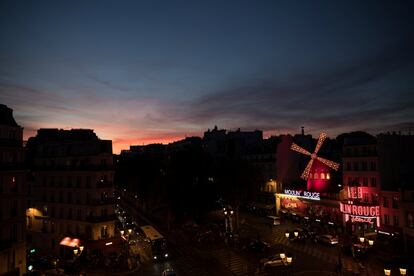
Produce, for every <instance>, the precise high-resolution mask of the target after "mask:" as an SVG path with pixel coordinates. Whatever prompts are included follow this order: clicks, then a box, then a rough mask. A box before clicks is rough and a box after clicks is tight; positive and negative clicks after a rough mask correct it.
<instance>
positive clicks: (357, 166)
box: [354, 162, 359, 171]
mask: <svg viewBox="0 0 414 276" xmlns="http://www.w3.org/2000/svg"><path fill="white" fill-rule="evenodd" d="M354 171H359V164H358V162H354Z"/></svg>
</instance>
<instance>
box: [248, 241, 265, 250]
mask: <svg viewBox="0 0 414 276" xmlns="http://www.w3.org/2000/svg"><path fill="white" fill-rule="evenodd" d="M269 249H270V245H269V244H268V243H267V242H264V241H260V240H256V241H253V242H251V243H250V244H249V246H248V247H247V250H248V251H250V252H267V251H268V250H269Z"/></svg>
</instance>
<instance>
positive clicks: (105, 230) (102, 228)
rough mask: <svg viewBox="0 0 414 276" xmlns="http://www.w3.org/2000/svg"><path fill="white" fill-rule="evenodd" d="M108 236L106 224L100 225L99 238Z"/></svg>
mask: <svg viewBox="0 0 414 276" xmlns="http://www.w3.org/2000/svg"><path fill="white" fill-rule="evenodd" d="M107 237H108V226H106V225H104V226H102V227H101V238H107Z"/></svg>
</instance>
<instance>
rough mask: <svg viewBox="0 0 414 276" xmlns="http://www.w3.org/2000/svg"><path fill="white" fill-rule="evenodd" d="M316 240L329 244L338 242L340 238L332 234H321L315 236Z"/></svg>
mask: <svg viewBox="0 0 414 276" xmlns="http://www.w3.org/2000/svg"><path fill="white" fill-rule="evenodd" d="M315 241H316V242H320V243H324V244H328V245H335V244H338V239H337V238H336V237H334V236H332V235H319V236H316V237H315Z"/></svg>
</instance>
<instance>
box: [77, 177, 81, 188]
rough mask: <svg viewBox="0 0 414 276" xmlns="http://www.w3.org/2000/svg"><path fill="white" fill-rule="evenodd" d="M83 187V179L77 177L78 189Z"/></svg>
mask: <svg viewBox="0 0 414 276" xmlns="http://www.w3.org/2000/svg"><path fill="white" fill-rule="evenodd" d="M81 186H82V178H81V177H80V176H77V177H76V187H77V188H80V187H81Z"/></svg>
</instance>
